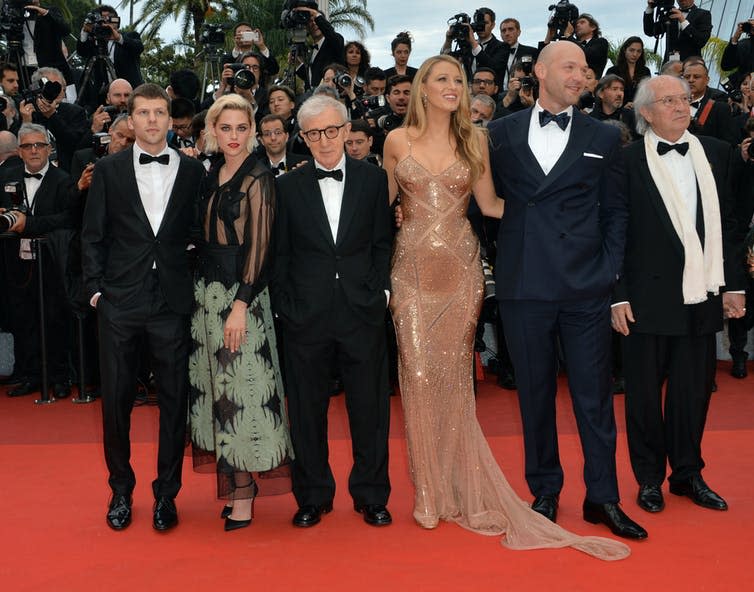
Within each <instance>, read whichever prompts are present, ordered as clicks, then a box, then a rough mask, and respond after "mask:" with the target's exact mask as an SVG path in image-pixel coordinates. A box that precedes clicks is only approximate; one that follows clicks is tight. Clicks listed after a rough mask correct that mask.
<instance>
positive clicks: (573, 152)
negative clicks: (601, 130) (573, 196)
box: [538, 108, 601, 193]
mask: <svg viewBox="0 0 754 592" xmlns="http://www.w3.org/2000/svg"><path fill="white" fill-rule="evenodd" d="M598 125H601V124H600V123H599V122H597V121H596V120H593V119H592V118H591V117H587V116H586V115H583V114H582V113H579V112H578V111H577V110H576V109H575V108H574V110H573V119H572V121H571V133H570V135H569V137H568V143H567V144H566V147H565V150H563V154H561V155H560V158H559V159H558V161H557V162H556V163H555V166H554V167H552V169H551V170H550V172H549V174H548V175H547V176H546V177H545V178H544V180H543V181H542V184H541V185H540V186H539V190H538V193H542V192H543V191H545V190H546V189H547V188H548V187H549V186H550V185H552V184H553V183H554V182H555V181H556V180H557V179H558V177H560V175H562V174H563V173H565V172H572V171H573V169H572V167H573V164H574V162H575V161H576V160H578V159H579V158H581V156H582V155H583V154H584V151H585V149H586V148H587V146H588V145H589V142H590V141H591V139H592V137H593V136H594V134H595V132H596V131H597V126H598Z"/></svg>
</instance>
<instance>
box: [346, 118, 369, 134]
mask: <svg viewBox="0 0 754 592" xmlns="http://www.w3.org/2000/svg"><path fill="white" fill-rule="evenodd" d="M351 131H352V132H364V133H365V134H366V135H367V137H368V138H371V137H372V136H373V135H374V130H372V128H371V126H370V125H369V124H368V123H367V122H366V121H365V120H363V119H354V120H353V121H352V122H351Z"/></svg>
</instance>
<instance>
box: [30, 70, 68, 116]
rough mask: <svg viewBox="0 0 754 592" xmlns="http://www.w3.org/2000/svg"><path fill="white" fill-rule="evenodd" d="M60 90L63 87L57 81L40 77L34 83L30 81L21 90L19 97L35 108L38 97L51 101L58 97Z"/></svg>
mask: <svg viewBox="0 0 754 592" xmlns="http://www.w3.org/2000/svg"><path fill="white" fill-rule="evenodd" d="M61 90H63V87H62V85H61V84H60V83H59V82H54V81H52V80H47V78H44V77H42V78H40V79H39V80H38V81H37V82H36V83H32V84H31V85H30V86H29V87H28V88H26V89H24V90H23V91H21V98H22V100H24V101H26V104H27V105H29V104H31V105H34V108H35V109H37V99H38V98H40V97H41V98H43V99H45V100H46V101H47V102H49V103H52V102H53V101H54V100H55V99H57V98H58V95H59V94H60V91H61Z"/></svg>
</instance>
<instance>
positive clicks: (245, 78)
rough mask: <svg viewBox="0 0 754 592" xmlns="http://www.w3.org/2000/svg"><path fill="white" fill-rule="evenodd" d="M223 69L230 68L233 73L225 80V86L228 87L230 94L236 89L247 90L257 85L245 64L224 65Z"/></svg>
mask: <svg viewBox="0 0 754 592" xmlns="http://www.w3.org/2000/svg"><path fill="white" fill-rule="evenodd" d="M225 67H226V68H230V69H231V70H233V72H234V74H233V76H232V77H230V78H226V79H225V84H227V85H228V86H229V87H230V91H231V92H233V91H234V90H235V89H237V88H240V89H241V90H249V89H250V88H253V87H254V85H255V84H256V83H257V79H256V77H255V76H254V73H253V72H252V71H251V70H249V67H248V66H247V65H246V64H226V65H225Z"/></svg>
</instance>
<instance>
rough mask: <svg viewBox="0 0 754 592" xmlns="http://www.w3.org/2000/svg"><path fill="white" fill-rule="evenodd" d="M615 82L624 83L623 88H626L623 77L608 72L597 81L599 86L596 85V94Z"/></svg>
mask: <svg viewBox="0 0 754 592" xmlns="http://www.w3.org/2000/svg"><path fill="white" fill-rule="evenodd" d="M614 82H620V83H621V84H622V85H623V88H624V89H625V88H626V81H625V80H623V78H621V77H620V76H618V75H617V74H606V75H605V76H603V77H602V78H600V79H599V82H597V86H595V87H594V94H597V93H598V92H600V91H601V90H603V89H605V88H607V87H609V86H610V85H612V84H613V83H614Z"/></svg>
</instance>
